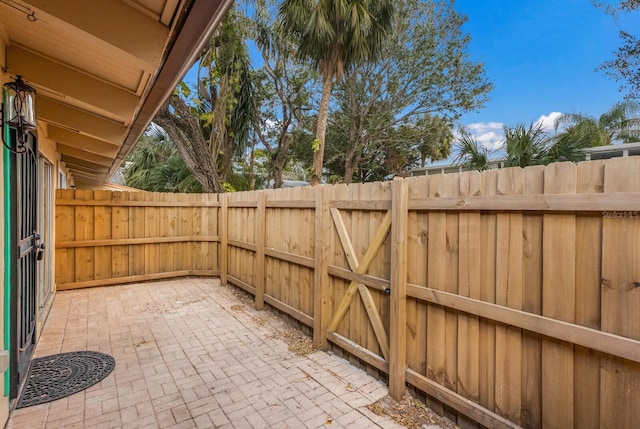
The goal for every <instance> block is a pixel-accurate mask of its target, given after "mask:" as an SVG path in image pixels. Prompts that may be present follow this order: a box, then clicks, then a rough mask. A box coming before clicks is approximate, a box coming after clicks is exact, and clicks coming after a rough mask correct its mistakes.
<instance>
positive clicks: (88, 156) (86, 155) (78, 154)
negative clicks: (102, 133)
mask: <svg viewBox="0 0 640 429" xmlns="http://www.w3.org/2000/svg"><path fill="white" fill-rule="evenodd" d="M58 152H60V154H62V155H67V156H70V157H72V158H76V159H84V160H85V161H89V162H92V163H94V164H97V165H102V166H105V167H110V166H111V163H112V162H113V159H112V158H109V157H106V156H102V155H96V154H95V153H92V152H87V151H86V150H82V149H77V148H75V147H72V146H67V145H64V144H58Z"/></svg>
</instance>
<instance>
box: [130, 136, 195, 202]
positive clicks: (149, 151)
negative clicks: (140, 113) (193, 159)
mask: <svg viewBox="0 0 640 429" xmlns="http://www.w3.org/2000/svg"><path fill="white" fill-rule="evenodd" d="M123 174H124V178H125V184H126V185H127V186H131V187H132V188H137V189H142V190H144V191H152V192H203V189H202V185H201V184H200V183H199V182H198V181H197V180H196V178H195V176H194V175H193V174H191V172H190V171H189V169H188V168H187V166H186V165H185V163H184V161H183V160H182V158H181V157H180V155H179V154H178V152H177V150H176V148H175V146H174V145H173V144H172V143H171V142H170V141H169V139H168V138H167V136H166V135H165V134H164V133H162V132H161V131H159V130H158V129H153V128H151V129H150V130H148V131H147V132H146V133H145V134H144V135H143V136H142V137H141V138H140V140H139V142H138V144H137V145H136V147H135V149H134V150H133V151H132V152H131V154H130V155H129V157H128V158H127V160H126V162H125V167H124V171H123Z"/></svg>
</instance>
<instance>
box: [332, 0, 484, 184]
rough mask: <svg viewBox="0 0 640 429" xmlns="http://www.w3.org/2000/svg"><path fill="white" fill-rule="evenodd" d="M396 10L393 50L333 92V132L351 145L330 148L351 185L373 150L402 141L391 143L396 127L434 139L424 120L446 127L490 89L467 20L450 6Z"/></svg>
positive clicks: (410, 1) (408, 3)
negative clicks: (471, 46) (471, 47)
mask: <svg viewBox="0 0 640 429" xmlns="http://www.w3.org/2000/svg"><path fill="white" fill-rule="evenodd" d="M396 7H397V12H396V18H395V20H394V25H393V29H392V32H391V33H390V35H389V39H388V41H387V43H388V48H387V49H385V51H384V53H382V54H381V56H380V58H379V59H378V61H376V62H374V63H372V62H370V63H366V64H363V65H359V66H357V67H355V68H354V69H352V70H350V71H348V72H347V73H346V75H345V80H344V82H343V83H341V84H340V85H338V86H337V87H336V91H335V98H336V100H337V103H336V111H335V113H334V114H333V115H332V116H331V117H330V118H331V123H330V127H337V128H340V129H341V132H340V133H332V134H334V135H339V136H340V138H342V139H343V140H344V142H346V145H344V144H342V143H341V142H337V143H332V145H335V146H338V147H340V145H342V146H343V147H344V149H343V150H342V154H337V156H342V157H343V162H344V181H345V182H346V183H349V182H350V181H351V180H352V175H353V172H355V170H356V169H357V168H358V167H359V166H360V165H369V163H370V161H371V157H372V156H374V157H377V153H376V151H375V150H374V148H375V147H376V145H378V146H377V148H378V149H379V150H382V151H387V152H388V148H389V146H390V145H394V144H398V143H397V142H394V141H393V140H391V139H390V138H389V137H390V136H393V135H394V132H393V130H394V129H397V128H398V127H400V126H403V125H404V126H409V127H411V128H413V129H414V131H418V130H421V131H423V134H422V135H421V136H417V135H416V136H415V137H416V138H417V139H418V140H422V141H426V142H429V141H430V139H431V138H433V135H432V134H431V132H432V131H433V129H432V128H430V127H429V126H427V125H428V124H426V123H424V124H423V125H421V126H419V125H420V123H421V122H424V121H425V120H426V118H431V120H433V121H436V120H438V119H435V118H441V119H440V120H441V121H442V124H449V123H451V122H452V121H453V120H455V119H457V118H458V117H459V116H460V115H461V114H462V113H465V112H467V111H470V110H475V109H478V108H480V107H482V106H483V105H484V104H485V102H486V101H487V94H488V93H489V91H490V90H491V89H492V85H491V83H490V82H489V81H488V80H487V78H486V75H485V72H484V66H483V64H482V63H479V62H476V61H474V60H473V59H471V58H470V57H469V55H468V52H467V50H468V43H469V41H470V38H469V35H467V34H465V33H463V32H462V29H461V27H462V25H463V24H464V23H465V22H466V17H465V16H463V15H461V14H459V13H457V12H456V11H455V8H454V2H453V1H451V0H443V1H437V2H432V1H425V0H405V1H404V2H401V3H399V4H398V5H397V6H396ZM432 125H434V124H432ZM445 127H446V125H445ZM441 131H445V133H444V134H443V135H444V136H446V135H447V133H446V130H444V129H441ZM430 134H431V135H430ZM449 136H450V134H449ZM449 141H450V140H449ZM399 144H401V143H399ZM424 149H427V147H425V148H424ZM425 155H426V153H425ZM431 155H433V156H434V157H433V158H432V159H438V157H439V156H438V155H439V154H438V153H432V154H431ZM440 155H442V156H444V157H446V156H447V155H448V152H446V153H443V154H440ZM403 159H407V158H403ZM423 160H426V157H423Z"/></svg>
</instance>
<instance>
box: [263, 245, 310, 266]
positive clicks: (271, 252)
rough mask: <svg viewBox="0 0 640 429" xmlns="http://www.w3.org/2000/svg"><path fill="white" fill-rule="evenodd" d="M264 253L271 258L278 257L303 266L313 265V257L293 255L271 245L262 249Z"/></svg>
mask: <svg viewBox="0 0 640 429" xmlns="http://www.w3.org/2000/svg"><path fill="white" fill-rule="evenodd" d="M264 254H265V255H266V256H269V257H271V258H275V259H280V260H282V261H287V262H291V263H294V264H296V265H301V266H303V267H307V268H311V269H313V268H314V266H315V259H314V258H309V257H307V256H300V255H294V254H293V253H289V252H284V251H282V250H277V249H274V248H271V247H267V248H265V249H264Z"/></svg>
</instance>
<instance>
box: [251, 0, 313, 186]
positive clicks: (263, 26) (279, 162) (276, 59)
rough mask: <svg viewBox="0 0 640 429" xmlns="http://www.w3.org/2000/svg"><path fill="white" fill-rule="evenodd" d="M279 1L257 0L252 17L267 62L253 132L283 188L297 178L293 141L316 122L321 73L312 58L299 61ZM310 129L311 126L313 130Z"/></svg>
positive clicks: (260, 75) (257, 75) (258, 85)
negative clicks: (278, 15) (281, 22)
mask: <svg viewBox="0 0 640 429" xmlns="http://www.w3.org/2000/svg"><path fill="white" fill-rule="evenodd" d="M275 7H276V3H275V2H274V1H271V0H269V1H257V2H256V9H255V13H254V16H253V17H252V19H251V20H250V21H249V22H250V26H249V28H250V30H251V34H252V37H254V38H255V40H256V45H257V46H258V48H259V50H260V53H261V55H262V60H263V64H262V66H261V67H260V68H259V69H258V70H256V71H255V72H254V82H255V94H256V100H257V101H256V102H257V104H258V105H259V109H258V114H257V115H256V116H255V118H254V122H253V135H254V136H255V137H256V140H257V141H258V142H260V143H261V144H262V145H263V146H264V150H265V152H266V154H267V156H268V162H267V163H266V167H267V170H268V176H269V180H270V181H271V180H272V181H273V184H274V185H273V186H274V187H280V186H281V184H282V182H283V180H284V178H285V177H286V178H292V175H294V172H293V171H292V169H293V168H294V167H295V166H297V164H298V163H296V162H295V160H292V144H293V143H294V141H295V135H296V133H298V132H299V131H300V130H307V129H308V128H309V127H310V126H311V124H312V121H313V118H314V117H313V115H312V114H311V113H310V112H313V102H314V98H313V94H314V92H315V89H316V82H317V73H316V72H315V69H314V68H313V67H312V66H311V64H310V63H309V62H307V63H302V62H298V61H297V60H296V55H295V52H296V47H295V45H294V41H293V40H292V37H291V35H290V34H287V33H285V32H283V31H282V30H283V29H282V28H281V27H279V26H275V25H274V20H275V13H274V12H273V11H274V9H275ZM307 131H308V130H307Z"/></svg>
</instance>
